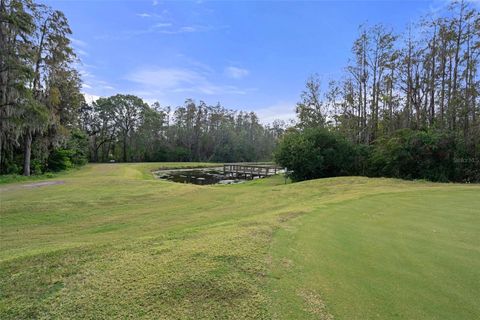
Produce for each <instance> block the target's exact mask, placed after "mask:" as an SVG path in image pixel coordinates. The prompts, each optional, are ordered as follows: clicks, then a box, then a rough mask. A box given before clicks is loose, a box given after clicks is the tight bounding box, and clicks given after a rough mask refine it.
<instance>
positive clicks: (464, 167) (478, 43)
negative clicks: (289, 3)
mask: <svg viewBox="0 0 480 320" xmlns="http://www.w3.org/2000/svg"><path fill="white" fill-rule="evenodd" d="M479 59H480V16H479V12H478V10H477V9H476V8H475V7H474V5H472V4H471V3H469V2H465V1H454V2H452V3H451V4H449V6H448V8H447V9H446V10H444V12H442V13H441V14H440V15H439V16H438V17H432V16H427V17H425V18H422V19H421V20H420V21H419V22H417V23H414V24H412V25H410V26H408V28H407V30H406V31H405V32H404V33H402V34H396V33H394V32H393V31H392V30H391V29H389V28H388V27H386V26H384V25H373V26H369V25H362V26H361V27H360V28H359V35H358V38H357V39H356V40H355V41H354V43H353V46H352V59H351V60H350V62H349V64H348V65H347V66H346V68H345V73H344V75H343V76H342V78H341V79H337V80H333V81H330V82H329V84H328V89H327V90H325V91H322V88H321V82H320V79H319V77H318V76H312V77H311V78H310V79H309V80H308V81H307V83H306V88H305V90H304V92H303V93H302V95H301V101H300V102H299V103H298V104H297V108H296V112H297V118H298V122H297V125H296V128H294V129H292V130H290V131H291V136H290V137H288V138H286V139H284V142H283V145H282V146H281V148H280V149H279V151H278V152H277V160H278V161H280V162H283V164H285V165H289V166H290V167H292V169H293V168H294V167H295V168H296V169H297V174H296V175H297V176H296V177H295V178H296V179H297V180H302V179H308V178H312V177H320V176H325V175H329V176H331V175H336V174H338V173H339V172H343V174H347V173H349V174H367V175H372V176H377V175H383V176H394V177H400V178H427V179H431V180H438V181H480V169H479V168H480V156H479V155H480V120H479V115H480V107H479V97H480V95H479V92H480V77H479V73H478V68H479ZM312 128H317V129H318V128H324V129H327V133H326V132H325V130H323V129H318V130H317V132H316V133H313V132H312V130H311V129H312ZM306 131H308V133H307V132H306ZM302 132H304V133H305V134H303V135H302ZM328 132H330V133H331V134H332V135H333V137H330V138H326V137H325V134H327V135H328ZM322 136H323V137H324V138H325V139H326V140H328V141H330V142H331V141H336V142H338V143H340V142H341V141H343V140H342V139H344V140H345V141H346V142H347V143H348V144H349V145H351V147H352V148H353V149H355V150H356V156H355V157H354V158H355V159H354V158H350V160H349V161H350V162H349V164H350V165H353V164H357V167H355V166H350V165H349V166H348V168H345V170H343V171H342V170H337V169H339V168H337V169H335V170H334V169H332V170H330V171H329V169H328V168H326V167H323V166H320V167H322V168H323V169H318V168H316V169H311V170H310V171H308V170H307V171H308V172H304V169H305V168H299V166H300V163H295V161H293V159H292V157H291V155H288V153H292V152H299V153H301V154H303V155H304V156H305V157H307V158H308V157H309V155H308V153H309V151H308V150H303V149H301V148H302V141H303V142H304V143H307V145H308V143H313V145H310V147H311V150H310V152H317V151H318V153H322V152H323V151H322V150H323V149H322V147H321V145H322V143H323V142H319V141H318V139H319V137H322ZM305 139H306V140H305ZM339 139H340V140H339ZM315 141H316V142H315ZM336 142H335V143H333V142H332V143H333V144H332V145H331V146H330V147H332V146H333V145H337V143H336ZM340 144H342V145H343V142H341V143H340ZM327 145H328V144H327ZM304 146H305V144H304ZM330 147H328V146H327V147H326V148H327V149H328V148H330ZM332 148H333V149H332V150H333V151H332V152H333V153H335V154H337V155H338V156H339V157H340V158H341V157H342V156H341V155H340V153H341V152H340V150H344V151H345V150H347V151H346V152H348V153H350V156H352V157H353V153H352V148H346V149H345V148H343V147H340V146H338V149H336V148H334V147H332ZM312 150H316V151H312ZM335 150H336V151H335ZM354 153H355V152H354ZM329 157H330V159H333V158H332V157H333V156H332V155H330V156H329ZM327 158H328V157H327ZM322 159H325V157H323V158H322ZM332 161H333V160H332ZM339 161H340V160H339ZM327 162H328V161H327ZM340 162H341V161H340ZM347 162H348V161H347ZM304 165H305V166H307V167H308V165H306V164H304ZM322 170H323V171H322ZM325 170H327V171H325ZM320 171H321V172H320ZM328 171H329V172H330V173H327V172H328Z"/></svg>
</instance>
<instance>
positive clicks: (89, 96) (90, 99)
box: [83, 92, 100, 104]
mask: <svg viewBox="0 0 480 320" xmlns="http://www.w3.org/2000/svg"><path fill="white" fill-rule="evenodd" d="M83 96H84V97H85V101H86V102H87V103H88V104H91V103H92V102H93V101H95V100H98V98H100V96H97V95H95V94H89V93H86V92H83Z"/></svg>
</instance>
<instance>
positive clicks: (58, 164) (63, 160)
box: [48, 149, 74, 172]
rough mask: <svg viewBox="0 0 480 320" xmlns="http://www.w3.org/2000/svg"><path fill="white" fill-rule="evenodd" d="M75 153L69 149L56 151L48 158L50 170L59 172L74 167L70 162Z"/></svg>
mask: <svg viewBox="0 0 480 320" xmlns="http://www.w3.org/2000/svg"><path fill="white" fill-rule="evenodd" d="M73 154H74V152H73V151H72V150H67V149H56V150H54V151H53V152H52V153H50V156H49V157H48V170H50V171H54V172H58V171H62V170H67V169H69V168H71V167H73V164H72V161H71V160H70V159H71V157H72V156H73Z"/></svg>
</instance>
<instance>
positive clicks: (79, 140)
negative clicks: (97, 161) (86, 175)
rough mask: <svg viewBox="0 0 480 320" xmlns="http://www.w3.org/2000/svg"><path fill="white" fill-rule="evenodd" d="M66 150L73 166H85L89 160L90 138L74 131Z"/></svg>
mask: <svg viewBox="0 0 480 320" xmlns="http://www.w3.org/2000/svg"><path fill="white" fill-rule="evenodd" d="M66 150H68V151H69V156H68V157H69V159H70V162H71V163H72V164H73V165H76V166H83V165H85V164H86V163H87V159H88V137H87V135H86V134H85V133H83V132H81V131H79V130H74V131H72V133H71V135H70V138H69V139H68V141H67V145H66Z"/></svg>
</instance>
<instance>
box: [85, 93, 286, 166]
mask: <svg viewBox="0 0 480 320" xmlns="http://www.w3.org/2000/svg"><path fill="white" fill-rule="evenodd" d="M80 114H81V116H80V118H81V121H80V122H81V128H82V130H83V132H86V133H87V135H88V137H89V141H90V155H91V159H90V160H91V161H93V162H98V161H100V162H105V161H111V160H117V161H118V160H120V161H124V162H126V161H226V162H233V161H258V160H269V159H271V155H272V152H273V149H274V147H275V141H276V136H278V135H280V134H281V132H282V127H280V126H278V125H274V126H272V127H270V126H263V125H262V124H260V123H259V120H258V117H257V116H256V114H255V113H253V112H250V113H247V112H237V111H233V110H229V109H226V108H224V107H222V106H221V105H220V104H218V105H216V106H208V105H206V104H205V103H204V102H200V103H198V104H197V103H195V101H193V100H191V99H188V100H186V101H185V104H184V105H183V106H180V107H178V108H176V109H175V110H170V107H161V106H160V104H159V103H154V104H153V105H152V106H149V105H148V104H146V103H145V102H143V101H142V100H141V99H140V98H137V97H135V96H131V95H116V96H113V97H109V98H100V99H98V100H97V101H95V102H93V104H92V105H85V106H84V107H83V108H82V109H81V112H80Z"/></svg>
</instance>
